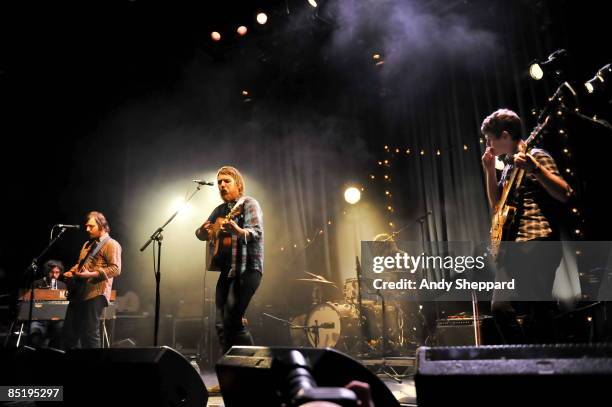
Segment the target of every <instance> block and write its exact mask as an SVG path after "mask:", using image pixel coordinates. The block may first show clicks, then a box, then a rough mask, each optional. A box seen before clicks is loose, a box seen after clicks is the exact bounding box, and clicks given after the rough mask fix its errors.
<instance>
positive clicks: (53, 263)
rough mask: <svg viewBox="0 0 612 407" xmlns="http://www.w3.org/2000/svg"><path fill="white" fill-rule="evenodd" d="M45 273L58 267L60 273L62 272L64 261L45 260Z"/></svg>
mask: <svg viewBox="0 0 612 407" xmlns="http://www.w3.org/2000/svg"><path fill="white" fill-rule="evenodd" d="M44 267H45V275H47V274H49V272H50V271H51V270H53V269H54V268H56V267H58V268H59V269H60V273H63V272H64V263H62V262H61V261H59V260H47V261H46V262H45V265H44Z"/></svg>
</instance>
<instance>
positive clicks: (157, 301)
mask: <svg viewBox="0 0 612 407" xmlns="http://www.w3.org/2000/svg"><path fill="white" fill-rule="evenodd" d="M204 185H209V184H204ZM201 186H202V184H200V183H198V186H197V187H196V189H195V191H193V192H192V193H191V195H189V197H188V198H187V199H186V200H185V203H187V202H189V201H191V198H193V196H194V195H195V194H196V193H197V192H198V191H199V190H200V188H201ZM180 211H181V208H179V209H177V210H176V212H174V213H173V214H172V216H170V218H168V220H167V221H166V222H165V223H164V224H163V225H161V226H160V227H158V228H157V229H156V230H155V232H153V234H152V235H151V237H149V239H148V240H147V241H146V242H145V244H143V245H142V247H141V248H140V251H141V252H143V251H144V250H145V249H146V248H147V247H149V245H150V244H151V243H152V242H153V241H156V242H157V267H156V266H155V261H154V262H153V273H154V274H155V327H154V329H153V346H157V338H158V333H159V308H160V304H161V297H160V293H159V287H160V284H161V268H160V266H161V246H162V240H163V239H164V237H163V236H162V232H163V231H164V228H165V227H166V226H168V224H169V223H170V222H172V221H173V220H174V218H176V215H178V213H179V212H180ZM153 253H155V246H153Z"/></svg>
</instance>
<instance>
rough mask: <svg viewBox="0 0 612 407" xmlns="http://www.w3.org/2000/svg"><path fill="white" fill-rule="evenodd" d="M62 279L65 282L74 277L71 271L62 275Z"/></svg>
mask: <svg viewBox="0 0 612 407" xmlns="http://www.w3.org/2000/svg"><path fill="white" fill-rule="evenodd" d="M62 277H63V278H64V281H67V280H72V279H73V278H74V275H73V274H72V271H67V272H65V273H64V274H62Z"/></svg>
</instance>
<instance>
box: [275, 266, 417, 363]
mask: <svg viewBox="0 0 612 407" xmlns="http://www.w3.org/2000/svg"><path fill="white" fill-rule="evenodd" d="M306 273H307V274H308V275H309V276H310V277H309V278H300V279H297V281H300V282H302V283H304V284H307V285H309V286H310V288H311V290H312V299H313V303H312V306H311V307H310V309H309V310H308V312H307V313H305V314H301V315H298V316H295V317H293V318H291V319H290V320H289V321H287V322H288V325H289V327H290V329H291V339H292V342H293V345H295V346H312V347H315V348H325V347H331V348H336V349H339V350H341V351H343V352H346V353H349V354H353V355H359V356H368V355H384V354H387V355H397V356H401V354H402V353H403V352H404V351H406V352H408V351H409V349H408V348H409V347H410V346H409V345H410V341H407V340H406V338H407V336H408V335H406V333H405V332H404V326H405V315H404V312H403V311H402V308H401V306H400V304H399V303H398V302H391V301H385V299H384V298H382V296H381V295H380V293H370V292H367V290H366V289H364V287H363V281H362V284H361V285H362V287H361V295H360V284H359V279H357V278H349V279H347V280H346V281H345V282H344V286H343V289H342V293H343V296H342V299H341V300H340V301H339V302H334V301H329V300H326V298H324V295H323V294H322V293H323V288H324V287H334V288H335V289H337V290H339V289H338V287H337V286H336V285H335V284H334V283H333V282H331V281H329V280H327V279H325V278H324V277H322V276H320V275H316V274H313V273H309V272H306ZM269 316H271V315H269ZM276 319H278V318H276Z"/></svg>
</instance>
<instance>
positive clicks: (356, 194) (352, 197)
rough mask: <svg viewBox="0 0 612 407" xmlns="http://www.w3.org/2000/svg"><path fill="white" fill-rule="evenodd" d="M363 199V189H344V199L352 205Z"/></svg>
mask: <svg viewBox="0 0 612 407" xmlns="http://www.w3.org/2000/svg"><path fill="white" fill-rule="evenodd" d="M360 199H361V191H360V190H359V189H357V188H355V187H350V188H347V189H346V190H345V191H344V200H345V201H346V202H348V203H350V204H351V205H354V204H356V203H357V202H359V200H360Z"/></svg>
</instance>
